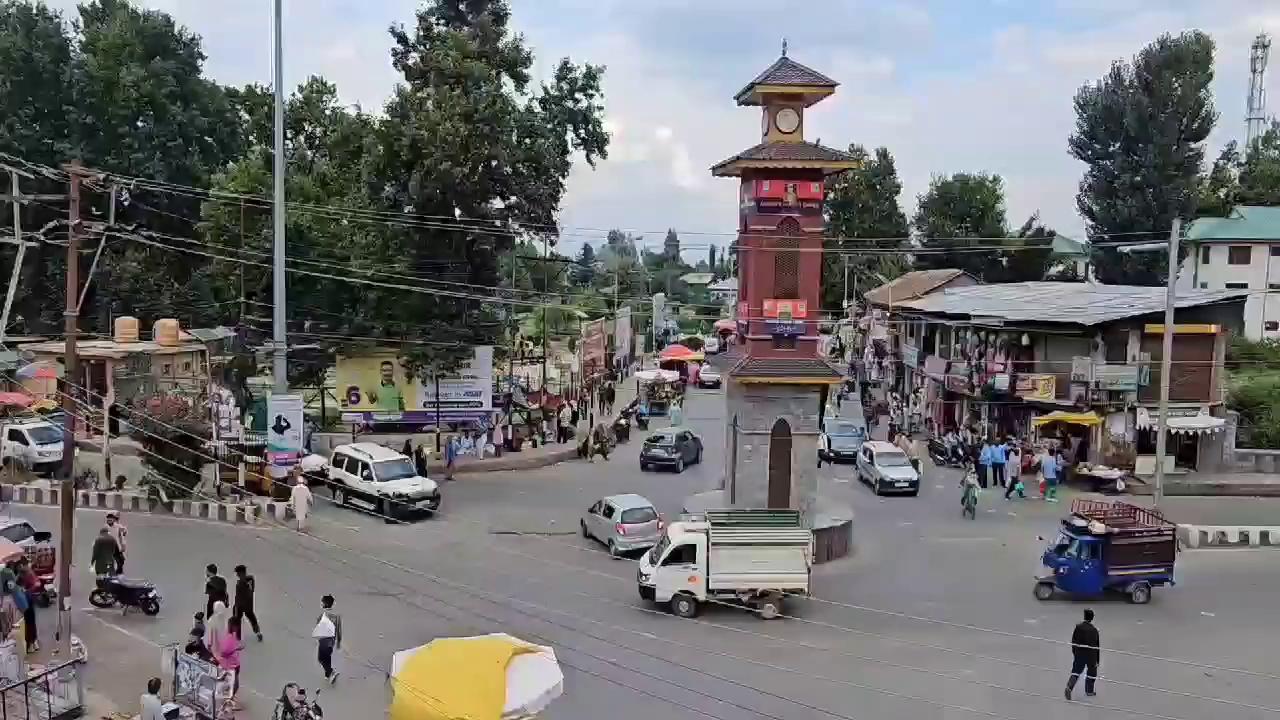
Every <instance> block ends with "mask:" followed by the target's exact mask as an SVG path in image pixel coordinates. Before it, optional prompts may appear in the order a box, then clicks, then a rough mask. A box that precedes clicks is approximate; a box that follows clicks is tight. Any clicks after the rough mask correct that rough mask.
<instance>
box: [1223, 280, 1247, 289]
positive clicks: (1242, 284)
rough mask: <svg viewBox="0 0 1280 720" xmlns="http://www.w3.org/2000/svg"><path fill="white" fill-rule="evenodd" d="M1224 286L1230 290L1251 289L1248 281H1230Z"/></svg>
mask: <svg viewBox="0 0 1280 720" xmlns="http://www.w3.org/2000/svg"><path fill="white" fill-rule="evenodd" d="M1223 287H1225V288H1226V289H1228V290H1248V289H1249V283H1247V282H1229V283H1225V284H1224V285H1223Z"/></svg>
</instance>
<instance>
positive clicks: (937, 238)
mask: <svg viewBox="0 0 1280 720" xmlns="http://www.w3.org/2000/svg"><path fill="white" fill-rule="evenodd" d="M918 203H919V205H918V207H917V209H916V214H915V217H914V218H912V224H913V225H914V226H915V229H916V232H917V233H919V234H920V236H921V238H922V241H921V248H920V249H921V251H920V252H918V253H916V254H915V265H916V267H917V268H921V269H930V268H959V269H961V270H964V271H966V272H968V273H970V274H971V275H973V276H974V277H977V278H980V279H981V278H985V277H986V274H987V271H988V269H990V268H993V267H997V266H998V263H992V257H993V255H994V256H995V257H997V258H998V257H1000V251H995V252H994V253H993V252H990V251H985V250H976V251H966V250H965V248H975V247H979V248H982V247H991V246H995V245H1000V244H1001V240H1000V238H1004V237H1005V235H1006V234H1007V232H1008V230H1007V227H1006V218H1005V204H1004V180H1002V179H1001V178H1000V176H999V175H989V174H987V173H956V174H955V175H951V176H950V177H935V178H933V180H932V181H931V182H930V183H929V189H928V191H926V192H925V193H924V194H923V195H921V196H920V197H919V198H918ZM956 251H958V252H956Z"/></svg>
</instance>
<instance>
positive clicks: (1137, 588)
mask: <svg viewBox="0 0 1280 720" xmlns="http://www.w3.org/2000/svg"><path fill="white" fill-rule="evenodd" d="M1129 602H1131V603H1133V604H1134V605H1146V604H1147V603H1149V602H1151V585H1150V584H1149V583H1145V582H1140V583H1134V584H1133V587H1131V588H1129Z"/></svg>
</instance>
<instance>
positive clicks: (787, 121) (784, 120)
mask: <svg viewBox="0 0 1280 720" xmlns="http://www.w3.org/2000/svg"><path fill="white" fill-rule="evenodd" d="M773 124H774V126H775V127H777V128H778V130H779V131H780V132H784V133H793V132H795V131H796V128H798V127H800V113H798V112H796V111H795V110H794V109H793V108H782V109H781V110H779V111H778V112H777V113H776V114H775V115H774V116H773Z"/></svg>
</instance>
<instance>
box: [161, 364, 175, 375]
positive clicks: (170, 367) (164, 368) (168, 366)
mask: <svg viewBox="0 0 1280 720" xmlns="http://www.w3.org/2000/svg"><path fill="white" fill-rule="evenodd" d="M172 370H173V364H172V363H165V364H164V365H163V366H161V369H160V372H161V373H163V374H165V375H169V374H170V373H171V371H172Z"/></svg>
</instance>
